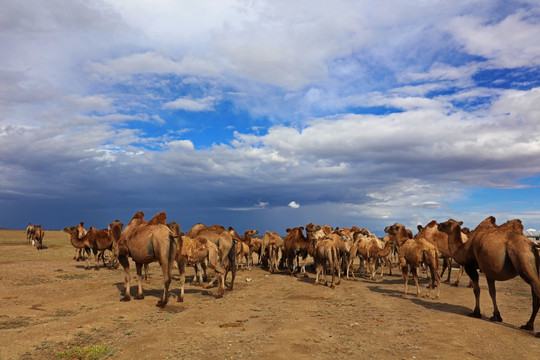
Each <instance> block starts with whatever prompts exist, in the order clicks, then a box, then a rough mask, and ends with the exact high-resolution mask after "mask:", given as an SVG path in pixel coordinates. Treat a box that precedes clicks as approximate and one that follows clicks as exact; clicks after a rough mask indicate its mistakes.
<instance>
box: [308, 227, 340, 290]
mask: <svg viewBox="0 0 540 360" xmlns="http://www.w3.org/2000/svg"><path fill="white" fill-rule="evenodd" d="M338 251H339V250H338V248H337V246H336V244H335V243H334V240H333V239H331V238H327V237H325V238H322V239H316V238H314V239H313V240H311V244H310V247H309V250H308V252H309V254H310V255H311V256H312V257H313V261H314V263H315V271H316V274H315V283H314V285H318V284H319V278H320V275H321V273H324V282H325V285H327V284H328V282H327V281H326V271H325V268H326V267H328V269H329V271H330V273H331V274H332V283H331V284H330V287H331V288H335V287H336V285H339V283H340V277H341V269H340V266H339V257H338ZM336 272H337V274H338V281H337V283H336V282H335V277H336Z"/></svg>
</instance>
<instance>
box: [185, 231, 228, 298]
mask: <svg viewBox="0 0 540 360" xmlns="http://www.w3.org/2000/svg"><path fill="white" fill-rule="evenodd" d="M206 260H207V261H208V264H209V265H210V267H211V268H213V269H214V271H215V273H216V276H217V278H218V295H217V296H216V298H221V297H223V294H224V293H225V285H224V283H225V269H224V268H223V267H222V266H221V263H220V258H219V250H218V247H217V245H216V244H214V243H213V242H211V241H209V240H207V239H206V238H204V237H196V238H194V239H193V238H190V237H189V236H180V238H179V239H178V247H177V251H176V263H177V264H178V272H179V273H180V297H179V298H178V301H179V302H182V301H184V284H185V281H186V265H188V264H193V265H195V269H196V272H195V278H197V277H198V280H199V283H201V284H202V282H203V279H202V276H201V272H202V271H201V263H204V262H205V261H206ZM197 270H198V271H197ZM195 278H194V281H195ZM211 283H212V282H210V283H209V284H207V285H205V286H204V287H205V288H208V287H210V285H211Z"/></svg>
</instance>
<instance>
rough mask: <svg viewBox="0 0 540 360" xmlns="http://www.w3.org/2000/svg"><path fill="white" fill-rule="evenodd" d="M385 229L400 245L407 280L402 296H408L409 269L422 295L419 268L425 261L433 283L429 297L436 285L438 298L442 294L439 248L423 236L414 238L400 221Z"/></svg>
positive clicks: (399, 254) (400, 259) (400, 261)
mask: <svg viewBox="0 0 540 360" xmlns="http://www.w3.org/2000/svg"><path fill="white" fill-rule="evenodd" d="M384 231H385V232H386V233H387V234H388V235H390V241H394V242H395V243H396V244H397V245H398V256H399V267H400V269H401V274H402V276H403V279H404V280H405V289H404V291H403V295H402V296H403V297H406V296H407V290H408V282H409V269H410V272H411V273H412V275H413V279H414V282H415V284H416V296H417V297H419V296H420V287H419V286H418V270H417V269H418V267H420V266H421V265H422V263H424V264H425V265H426V266H427V267H428V268H429V270H430V273H431V284H430V287H429V290H428V294H427V297H429V296H430V295H431V290H432V289H433V288H434V287H437V293H436V295H435V299H438V298H439V295H440V283H441V277H440V276H439V273H438V271H437V270H438V265H439V264H438V261H439V260H438V259H439V252H438V251H437V248H436V247H435V246H434V245H433V244H430V243H429V242H428V241H426V240H425V239H423V238H418V239H413V237H412V232H411V231H410V230H408V229H406V228H405V226H403V225H401V224H398V223H395V224H394V225H392V226H387V227H386V228H385V229H384Z"/></svg>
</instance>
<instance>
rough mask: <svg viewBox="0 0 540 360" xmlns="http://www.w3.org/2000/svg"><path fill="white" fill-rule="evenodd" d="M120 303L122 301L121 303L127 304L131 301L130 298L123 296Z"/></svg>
mask: <svg viewBox="0 0 540 360" xmlns="http://www.w3.org/2000/svg"><path fill="white" fill-rule="evenodd" d="M120 301H123V302H128V301H131V296H127V295H126V296H124V297H123V298H121V299H120Z"/></svg>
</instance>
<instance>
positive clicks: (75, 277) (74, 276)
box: [56, 274, 94, 280]
mask: <svg viewBox="0 0 540 360" xmlns="http://www.w3.org/2000/svg"><path fill="white" fill-rule="evenodd" d="M56 277H57V278H59V279H62V280H82V279H87V278H91V277H94V275H92V274H63V275H56Z"/></svg>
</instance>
